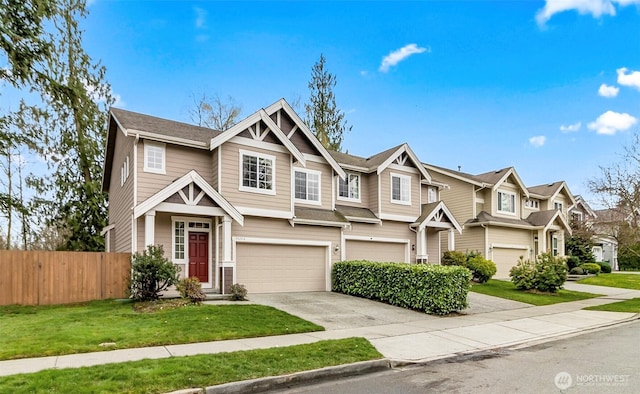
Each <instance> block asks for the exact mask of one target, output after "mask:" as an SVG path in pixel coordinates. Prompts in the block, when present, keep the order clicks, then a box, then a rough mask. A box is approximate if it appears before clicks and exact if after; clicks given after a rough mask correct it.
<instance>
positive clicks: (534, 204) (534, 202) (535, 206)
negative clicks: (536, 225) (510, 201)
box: [524, 199, 540, 209]
mask: <svg viewBox="0 0 640 394" xmlns="http://www.w3.org/2000/svg"><path fill="white" fill-rule="evenodd" d="M524 206H525V207H527V208H533V209H539V208H540V201H538V200H531V199H527V200H526V201H525V202H524Z"/></svg>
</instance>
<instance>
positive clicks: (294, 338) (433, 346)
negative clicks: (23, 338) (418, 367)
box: [0, 283, 640, 376]
mask: <svg viewBox="0 0 640 394" xmlns="http://www.w3.org/2000/svg"><path fill="white" fill-rule="evenodd" d="M566 288H568V289H571V290H578V291H588V292H593V293H598V294H605V293H606V295H605V296H604V297H599V298H592V299H588V300H583V301H576V302H567V303H560V304H555V305H548V306H540V307H531V306H527V307H524V308H519V309H509V310H501V311H494V312H487V313H477V314H470V315H461V316H453V317H441V318H431V319H424V320H413V321H405V322H399V323H389V324H382V325H374V326H366V327H356V328H345V329H329V330H327V331H320V332H311V333H305V334H292V335H280V336H271V337H262V338H247V339H237V340H228V341H216V342H205V343H192V344H184V345H168V346H153V347H146V348H139V349H123V350H112V351H105V352H95V353H84V354H71V355H65V356H52V357H39V358H29V359H20V360H8V361H0V376H7V375H13V374H18V373H31V372H37V371H41V370H44V369H50V368H77V367H85V366H93V365H101V364H109V363H119V362H125V361H137V360H142V359H159V358H168V357H177V356H187V355H196V354H212V353H221V352H234V351H241V350H252V349H264V348H271V347H279V346H291V345H298V344H305V343H313V342H317V341H320V340H324V339H341V338H349V337H364V338H367V339H368V340H369V341H370V342H371V343H372V344H373V345H374V346H375V347H376V348H377V349H378V351H379V352H380V353H382V354H383V355H384V356H385V357H386V358H388V359H390V360H391V361H392V362H395V363H400V364H402V363H406V362H425V361H429V360H434V359H439V358H445V357H450V356H453V355H458V354H465V353H470V352H475V351H481V350H488V349H493V348H501V347H510V346H515V345H522V344H526V343H536V342H539V341H543V340H547V339H550V338H553V337H559V336H564V335H569V334H575V333H579V332H581V331H586V330H591V329H595V328H600V327H606V326H609V325H613V324H618V323H622V322H625V321H629V320H632V319H636V318H638V315H637V314H634V313H618V312H601V311H585V310H582V308H584V307H588V306H593V305H602V304H607V303H612V302H616V301H619V300H621V299H630V298H637V297H640V291H634V290H626V289H613V288H604V287H601V286H587V285H579V284H575V283H567V286H566Z"/></svg>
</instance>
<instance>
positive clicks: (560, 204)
mask: <svg viewBox="0 0 640 394" xmlns="http://www.w3.org/2000/svg"><path fill="white" fill-rule="evenodd" d="M553 207H554V208H555V209H557V210H558V211H562V203H561V202H554V203H553Z"/></svg>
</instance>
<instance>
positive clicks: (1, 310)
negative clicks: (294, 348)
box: [0, 300, 324, 392]
mask: <svg viewBox="0 0 640 394" xmlns="http://www.w3.org/2000/svg"><path fill="white" fill-rule="evenodd" d="M0 327H2V335H0V360H7V359H17V358H27V357H40V356H54V355H62V354H72V353H86V352H95V351H103V350H112V349H125V348H135V347H146V346H157V345H173V344H182V343H194V342H207V341H220V340H226V339H238V338H252V337H262V336H270V335H282V334H293V333H302V332H311V331H321V330H324V329H323V328H322V327H321V326H318V325H316V324H313V323H311V322H308V321H306V320H303V319H300V318H298V317H296V316H292V315H290V314H288V313H286V312H283V311H280V310H278V309H275V308H272V307H268V306H262V305H242V304H238V305H196V304H191V303H188V302H183V301H180V300H177V301H168V302H167V301H158V302H156V303H150V304H149V303H147V304H145V303H134V302H131V301H128V300H127V301H122V300H120V301H118V300H107V301H94V302H88V303H82V304H73V305H55V306H15V305H14V306H3V307H0ZM101 344H102V346H101ZM0 392H2V390H0Z"/></svg>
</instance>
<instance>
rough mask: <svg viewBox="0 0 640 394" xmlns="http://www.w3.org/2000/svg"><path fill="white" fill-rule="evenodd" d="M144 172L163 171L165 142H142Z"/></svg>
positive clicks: (160, 172) (161, 172) (157, 172)
mask: <svg viewBox="0 0 640 394" xmlns="http://www.w3.org/2000/svg"><path fill="white" fill-rule="evenodd" d="M144 172H154V173H156V174H164V173H165V144H160V143H156V142H149V141H145V142H144Z"/></svg>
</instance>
